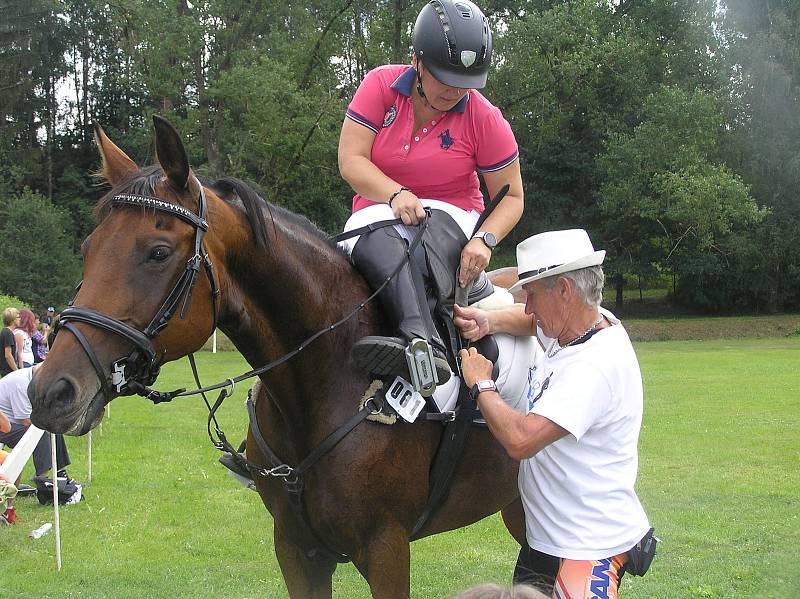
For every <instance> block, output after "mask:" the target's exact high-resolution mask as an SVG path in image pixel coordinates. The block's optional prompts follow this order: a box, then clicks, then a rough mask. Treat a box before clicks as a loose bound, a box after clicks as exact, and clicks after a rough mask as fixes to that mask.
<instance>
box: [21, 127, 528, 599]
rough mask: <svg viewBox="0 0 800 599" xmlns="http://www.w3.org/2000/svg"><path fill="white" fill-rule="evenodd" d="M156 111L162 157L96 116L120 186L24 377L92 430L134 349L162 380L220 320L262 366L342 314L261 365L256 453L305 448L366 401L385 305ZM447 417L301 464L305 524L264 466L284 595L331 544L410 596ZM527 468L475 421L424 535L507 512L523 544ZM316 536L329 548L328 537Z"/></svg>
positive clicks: (364, 430)
mask: <svg viewBox="0 0 800 599" xmlns="http://www.w3.org/2000/svg"><path fill="white" fill-rule="evenodd" d="M154 125H155V148H156V155H157V163H156V164H154V165H153V166H150V167H146V168H143V169H140V168H139V167H138V166H137V165H136V164H135V163H134V161H133V160H131V159H130V158H129V157H128V156H127V155H126V154H125V153H124V152H123V151H122V150H121V149H120V148H119V147H117V146H116V145H115V144H114V143H113V142H112V141H111V140H110V139H109V138H108V137H107V136H106V134H105V132H104V131H103V130H102V128H100V127H99V126H97V125H96V126H95V142H96V144H97V147H98V149H99V153H100V156H101V159H102V167H101V171H100V173H99V174H100V175H101V176H102V177H103V178H104V179H105V180H106V181H107V182H108V183H109V184H110V185H111V187H112V189H111V191H110V192H109V193H108V194H107V195H106V196H104V197H103V198H102V199H101V200H100V201H99V202H98V204H97V206H96V208H95V218H96V220H97V226H96V228H95V229H94V231H93V232H92V233H91V234H90V235H89V236H88V237H87V238H86V240H85V241H84V242H83V244H82V246H81V251H82V254H83V263H84V270H83V282H82V284H81V286H80V288H79V290H78V293H77V295H76V296H75V298H74V300H73V304H72V308H69V309H67V310H65V311H64V312H65V313H66V312H68V310H73V319H72V321H70V322H68V323H67V324H65V325H64V326H63V327H61V328H60V329H59V332H58V333H57V336H56V339H55V341H54V343H53V346H52V348H51V350H50V353H49V354H48V357H47V360H46V361H45V362H44V364H43V365H42V366H41V367H40V369H39V371H38V372H37V375H36V377H34V380H33V381H32V383H31V386H30V387H29V390H28V394H29V397H30V399H31V404H32V407H33V412H32V415H31V419H32V421H33V422H34V424H36V425H37V426H39V427H40V428H43V429H45V430H49V431H52V432H55V433H67V434H73V435H82V434H85V433H87V432H88V431H89V430H91V429H92V428H94V427H95V426H97V425H98V424H99V422H100V421H101V419H102V417H103V413H104V406H105V405H106V404H108V402H110V401H111V400H112V399H114V398H115V397H117V396H118V395H119V394H120V387H119V385H117V386H115V385H114V384H113V383H114V381H115V380H117V379H115V375H117V374H118V373H117V372H116V370H119V369H123V370H124V368H125V367H128V366H129V367H130V368H131V372H135V371H136V367H137V366H136V364H139V366H141V367H142V369H143V370H142V372H144V374H142V372H139V374H142V376H144V377H145V379H147V380H146V381H145V382H148V383H151V382H152V381H153V380H155V377H156V376H157V372H158V365H159V364H161V363H163V362H166V361H171V360H176V359H178V358H181V357H183V356H186V355H188V354H190V353H192V352H195V351H197V350H199V349H200V348H201V347H202V346H203V344H204V342H205V341H206V340H207V339H208V338H209V337H210V335H211V334H212V332H213V330H214V327H215V325H216V326H217V327H218V328H219V329H220V330H222V331H223V332H224V333H225V334H226V335H227V336H228V337H229V338H230V339H231V340H232V342H233V343H234V345H235V346H236V348H237V349H238V350H239V352H241V354H242V355H243V356H244V358H245V359H246V360H247V362H248V363H249V364H250V365H251V366H252V367H253V368H257V367H259V366H262V365H264V364H267V363H270V362H271V361H274V360H277V359H280V358H281V356H286V355H287V354H288V353H290V352H291V351H292V350H294V349H296V348H297V347H298V346H299V345H300V344H301V343H302V342H303V341H304V340H305V339H307V338H308V337H309V336H310V335H312V334H313V333H315V332H316V331H319V330H321V329H324V328H326V327H328V326H329V325H330V324H331V323H334V322H337V321H339V320H344V322H343V324H342V325H341V326H339V327H337V328H335V330H331V331H330V332H329V333H328V334H326V335H322V336H320V337H319V338H317V339H316V340H315V341H314V342H313V343H310V344H308V346H307V347H305V348H304V351H302V352H299V353H297V355H295V356H294V357H293V358H292V359H290V360H287V361H285V362H284V363H281V364H280V365H279V366H277V367H275V368H274V369H271V370H270V371H269V372H266V373H263V374H261V375H260V378H261V383H262V384H261V385H260V387H261V389H262V391H261V392H260V393H259V395H258V397H257V398H256V401H255V406H254V412H255V417H256V421H257V423H258V430H257V431H255V433H256V435H255V436H254V431H253V426H252V425H251V427H250V431H249V433H248V435H247V440H246V451H245V453H246V455H247V458H248V459H249V460H251V461H252V462H255V463H257V464H267V463H268V460H267V456H265V454H264V452H263V451H262V445H260V444H259V443H258V442H257V440H256V438H255V437H256V436H258V435H260V436H261V437H263V439H264V440H266V442H267V443H268V446H269V447H270V448H272V449H273V450H274V452H275V453H276V454H277V455H278V456H281V458H282V459H283V460H285V461H286V462H287V463H289V464H296V463H299V462H301V461H302V460H303V459H304V458H306V457H307V456H308V455H309V454H310V453H311V452H312V451H314V449H315V448H316V447H318V446H319V444H320V443H321V442H322V441H323V439H325V438H326V437H327V436H328V435H329V434H331V432H332V431H335V430H336V429H337V427H339V426H340V425H341V424H342V423H343V422H345V421H346V420H348V419H350V418H351V417H352V415H353V414H354V413H355V412H356V411H358V402H359V399H360V398H361V397H362V395H363V394H364V392H365V389H366V388H367V387H368V386H369V384H370V382H371V381H370V379H369V378H368V376H367V375H366V374H365V373H362V372H359V371H358V370H357V369H356V368H355V367H354V365H353V364H352V362H351V359H350V357H349V351H348V350H349V348H350V347H351V346H352V344H353V343H354V342H355V341H356V340H357V339H359V338H361V337H363V336H364V335H370V334H385V332H386V325H385V323H384V322H383V320H382V317H381V314H380V310H379V308H377V307H376V306H375V305H374V302H370V303H367V304H366V306H364V307H363V309H362V310H361V311H359V312H358V314H357V316H356V317H353V318H350V319H347V320H345V316H346V315H347V314H348V313H349V312H350V311H351V310H352V308H353V307H354V306H358V305H359V304H361V303H362V302H364V301H365V300H366V298H368V296H369V295H370V290H369V289H368V287H367V285H366V283H365V281H364V280H363V279H362V278H361V277H360V275H359V274H358V273H357V272H355V270H354V269H353V267H352V266H351V264H350V263H349V261H348V259H347V257H346V256H345V254H344V252H342V251H341V250H340V249H339V248H338V247H337V246H336V245H335V244H334V243H333V242H332V241H331V239H330V238H329V236H327V235H326V234H325V233H323V232H322V231H320V230H319V229H317V228H316V227H315V226H314V225H313V224H311V223H310V222H309V221H308V220H307V219H306V218H304V217H302V216H299V215H296V214H294V213H292V212H290V211H288V210H285V209H283V208H280V207H278V206H276V205H272V204H270V203H268V202H266V201H264V200H262V199H261V198H260V197H258V196H257V194H256V193H255V192H254V191H253V190H252V188H250V187H249V186H248V185H246V184H244V183H243V182H241V181H238V180H236V179H231V178H222V179H219V180H217V181H204V182H203V183H201V181H200V179H198V178H197V177H196V176H195V174H194V173H193V171H192V170H191V168H190V165H189V160H188V158H187V153H186V150H185V148H184V145H183V142H182V140H181V138H180V135H179V134H178V132H177V131H176V130H175V128H174V127H173V126H172V125H171V124H170V123H169V122H167V121H166V120H164V119H162V118H160V117H154ZM126 198H128V199H127V200H126ZM136 198H139V199H138V200H137V199H136ZM198 215H199V216H198ZM201 264H204V265H205V267H203V266H201ZM190 271H191V272H192V273H193V274H192V276H190V277H188V279H191V280H190V281H188V279H187V275H186V273H187V272H190ZM187 281H188V282H187ZM187 289H188V293H187V292H186V291H187ZM176 298H177V299H176ZM62 314H63V313H62ZM173 314H175V317H173ZM81 315H83V317H84V318H81V317H80V316H81ZM87 315H90V316H92V317H91V318H89V316H87ZM148 343H150V344H151V346H150V349H148V352H149V353H150V359H151V362H150V366H152V368H151V369H149V370H148V368H146V367H144V366H142V365H141V364H140V363H139V362H140V360H139V359H140V358H141V355H137V358H136V359H135V360H129V361H128V362H127V366H125V364H126V363H125V361H124V360H118V357H119V356H125V355H127V354H129V353H131V349H132V346H133V348H134V352H133V354H132V355H134V354H137V351H138V350H137V344H139V345H140V346H141V347H144V345H142V344H148ZM142 351H144V350H142ZM141 353H142V352H139V354H141ZM134 362H136V364H135V363H134ZM120 364H123V366H122V367H120ZM148 377H149V378H148ZM117 382H118V380H117ZM122 391H124V389H122ZM443 430H444V429H443V427H442V425H441V424H440V423H436V422H416V423H414V424H405V423H404V424H396V425H393V426H387V425H385V424H379V423H375V422H372V421H369V420H365V421H362V422H360V423H359V424H358V425H357V426H355V428H353V430H352V431H351V432H350V433H349V434H347V435H346V436H344V438H342V439H341V441H339V442H338V443H337V444H336V445H335V446H334V447H333V448H332V449H330V451H329V452H328V453H326V454H325V455H324V456H322V457H320V458H319V461H318V462H317V463H316V464H314V466H313V468H311V469H309V471H308V472H307V474H306V478H305V487H304V491H303V507H304V515H305V520H306V522H305V523H304V522H303V521H302V520H303V518H301V517H298V515H297V511H296V510H294V509H293V508H292V505H291V502H290V499H289V497H288V495H287V492H286V489H285V487H284V485H283V484H282V482H281V481H280V480H279V478H278V477H264V476H257V477H255V482H256V486H257V491H258V493H259V494H260V496H261V499H262V501H263V503H264V505H265V506H266V508H267V509H268V510H269V511H270V512H271V514H272V516H273V521H274V550H275V553H276V556H277V559H278V562H279V565H280V568H281V572H282V575H283V578H284V581H285V584H286V587H287V590H288V593H289V596H290V597H292V598H294V599H300V598H302V599H322V598H328V599H329V598H330V597H331V596H332V576H333V573H334V570H335V568H336V565H337V563H338V562H339V561H343V560H337V559H336V556H335V555H332V554H336V553H338V554H339V555H340V556H346V558H347V559H349V560H351V561H352V562H353V564H354V565H355V567H356V568H357V569H358V571H359V573H360V574H361V575H362V576H363V577H364V578H365V579H366V581H367V582H368V584H369V587H370V591H371V593H372V597H373V598H374V599H390V598H392V599H393V598H401V597H408V596H409V594H410V580H409V576H410V546H409V544H410V534H411V531H412V527H413V526H414V523H415V521H416V520H417V518H418V517H419V515H420V513H421V512H422V510H423V509H424V507H425V504H426V497H427V494H428V490H429V489H428V487H429V470H430V468H431V464H432V460H433V459H434V455H435V453H436V451H437V447H438V446H439V443H440V440H441V438H442V436H443ZM517 472H518V462H516V461H514V460H513V459H511V458H510V457H509V456H508V455H507V454H506V452H505V451H504V450H503V449H502V447H501V446H500V444H499V443H498V442H497V441H496V440H495V439H494V438H493V436H492V435H491V433H490V432H489V430H488V429H486V428H479V427H475V428H473V429H472V430H471V431H470V434H469V436H468V438H467V441H466V445H465V448H464V451H463V455H462V458H461V460H460V462H459V463H458V465H457V467H456V470H455V473H454V475H453V479H452V484H451V488H450V490H449V493H448V494H447V496H446V499H445V501H444V502H443V504H442V506H441V508H440V509H439V510H438V511H436V512H435V513H434V515H433V516H432V517H431V518H430V519H429V520H428V521H427V523H426V524H425V525H424V528H422V530H421V531H420V533H419V535H418V536H419V537H424V536H428V535H433V534H437V533H440V532H444V531H449V530H453V529H456V528H459V527H463V526H466V525H469V524H471V523H474V522H476V521H478V520H480V519H482V518H484V517H486V516H488V515H491V514H493V513H496V512H497V511H501V512H502V515H503V520H504V522H505V525H506V528H507V529H508V531H509V532H510V534H511V536H512V537H513V538H514V539H515V540H516V541H517V542H518V543H520V544H521V543H522V542H523V541H524V516H523V513H522V506H521V502H520V498H519V490H518V487H517ZM320 544H321V545H323V546H324V547H325V548H327V549H329V551H319V550H317V549H318V545H320Z"/></svg>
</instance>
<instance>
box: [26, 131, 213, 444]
mask: <svg viewBox="0 0 800 599" xmlns="http://www.w3.org/2000/svg"><path fill="white" fill-rule="evenodd" d="M154 124H155V142H156V143H155V147H156V154H157V158H158V163H159V164H158V165H157V166H153V167H149V168H146V169H139V167H138V166H137V165H136V164H135V163H134V162H133V160H131V159H130V158H129V157H128V156H127V155H126V154H125V153H124V152H123V151H122V150H120V149H119V148H118V147H117V146H116V145H114V143H112V142H111V140H110V139H109V138H108V137H107V136H106V135H105V133H104V132H103V130H102V129H101V128H100V127H95V141H96V142H97V146H98V148H99V150H100V155H101V157H102V161H103V166H102V171H101V174H102V176H103V177H104V178H105V179H106V180H107V182H108V183H110V184H111V186H112V190H111V191H110V192H109V193H108V194H107V195H106V196H105V197H104V198H103V199H101V200H100V202H99V203H98V206H97V208H96V210H95V214H96V216H97V219H98V225H97V227H96V229H95V230H94V231H93V232H92V233H91V235H89V237H87V238H86V240H85V241H84V242H83V245H82V246H81V250H82V253H83V282H82V284H81V287H80V290H79V292H78V294H77V295H76V297H75V300H74V301H73V304H72V306H70V307H69V308H67V309H65V310H64V311H63V312H62V314H61V316H60V321H59V323H58V325H57V327H56V329H55V332H56V333H57V340H55V342H54V343H53V345H52V348H51V350H50V353H49V354H48V356H47V359H46V360H45V362H44V363H43V364H42V365H41V366H40V367H39V369H38V371H37V373H36V376H35V377H34V379H33V382H32V383H31V385H30V387H29V388H28V396H29V397H30V400H31V404H32V407H33V412H32V414H31V420H32V421H33V423H34V424H36V425H37V426H39V427H40V428H43V429H46V430H49V431H51V432H55V433H62V432H68V433H70V434H77V435H82V434H84V433H86V432H88V431H89V430H91V429H92V428H93V427H95V426H96V425H97V424H98V423H99V422H100V420H101V419H102V416H103V412H104V407H105V405H106V404H107V403H108V402H110V401H111V400H112V399H113V398H114V397H117V396H118V395H130V394H133V393H137V392H139V391H141V390H143V388H144V386H146V385H149V384H152V382H153V381H154V380H155V377H156V376H157V375H158V369H159V366H160V365H161V363H162V362H164V361H169V360H173V359H176V358H178V357H181V356H183V355H186V354H187V353H190V352H192V351H195V350H197V349H199V348H200V347H201V346H202V345H203V343H204V342H205V340H206V339H208V337H209V335H210V334H211V333H212V331H213V330H214V326H215V323H214V320H215V308H216V305H215V303H216V299H215V296H216V292H217V289H216V282H215V280H214V276H213V272H212V268H211V262H210V260H209V259H208V258H207V252H206V250H205V243H204V234H205V231H206V229H207V222H206V220H205V219H206V214H205V212H206V196H205V190H204V188H203V187H202V185H201V184H200V182H199V181H198V180H197V178H196V177H195V176H194V174H193V173H192V171H191V169H190V167H189V161H188V158H187V155H186V150H185V149H184V146H183V143H182V142H181V139H180V137H179V135H178V133H177V131H175V129H174V128H173V127H172V125H170V124H169V123H168V122H167V121H165V120H164V119H161V118H159V117H154Z"/></svg>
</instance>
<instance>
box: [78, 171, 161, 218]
mask: <svg viewBox="0 0 800 599" xmlns="http://www.w3.org/2000/svg"><path fill="white" fill-rule="evenodd" d="M163 177H164V171H163V170H161V167H160V166H157V165H156V166H149V167H147V168H143V169H142V170H140V171H138V172H136V173H133V174H132V175H130V176H129V177H126V178H125V179H123V180H122V181H120V182H119V184H118V185H116V186H114V187H113V188H112V189H111V191H109V192H108V193H107V194H105V195H104V196H103V197H102V198H100V200H99V201H98V202H97V205H96V206H95V208H94V211H93V212H92V216H93V217H94V219H95V221H96V222H100V221H102V220H103V219H104V218H105V217H106V216H108V213H109V212H110V211H111V200H112V199H113V198H114V196H116V195H119V194H122V193H130V194H133V195H141V196H149V197H154V196H155V193H156V184H157V183H158V182H159V181H161V180H162V179H163Z"/></svg>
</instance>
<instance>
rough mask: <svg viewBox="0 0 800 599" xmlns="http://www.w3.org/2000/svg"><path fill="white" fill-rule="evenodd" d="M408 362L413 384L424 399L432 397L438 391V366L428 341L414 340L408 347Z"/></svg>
mask: <svg viewBox="0 0 800 599" xmlns="http://www.w3.org/2000/svg"><path fill="white" fill-rule="evenodd" d="M406 362H407V363H408V372H409V374H410V375H411V384H412V385H413V386H414V389H415V390H416V391H417V393H419V394H420V395H421V396H422V397H430V396H431V395H433V392H434V391H436V365H435V363H434V361H433V348H431V345H430V343H428V341H427V340H425V339H421V338H419V337H417V338H415V339H412V340H411V343H409V344H408V347H406Z"/></svg>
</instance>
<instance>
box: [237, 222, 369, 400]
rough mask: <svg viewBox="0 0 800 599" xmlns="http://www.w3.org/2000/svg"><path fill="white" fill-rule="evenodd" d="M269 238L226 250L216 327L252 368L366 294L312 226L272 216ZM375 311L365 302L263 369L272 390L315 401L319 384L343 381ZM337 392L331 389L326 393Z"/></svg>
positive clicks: (323, 386)
mask: <svg viewBox="0 0 800 599" xmlns="http://www.w3.org/2000/svg"><path fill="white" fill-rule="evenodd" d="M278 216H280V215H278ZM276 218H277V216H276ZM268 238H269V239H268V247H267V248H266V250H264V249H261V248H258V247H256V246H255V244H252V243H251V244H248V245H246V246H242V247H241V249H240V250H239V251H238V254H237V255H235V256H231V257H230V258H229V261H228V262H229V264H228V273H227V276H228V278H229V281H228V285H229V286H230V289H228V290H227V293H224V295H225V296H226V297H224V298H223V301H224V302H226V303H225V309H224V310H223V315H222V318H221V328H222V330H223V331H224V332H225V333H226V334H228V336H229V337H230V338H231V340H232V341H233V342H234V344H235V345H236V347H237V348H238V349H239V351H240V352H241V353H242V354H243V355H244V357H245V358H246V359H247V360H248V362H249V363H250V364H251V365H252V366H253V367H255V368H257V367H260V366H263V365H264V364H267V363H269V362H271V361H273V360H276V359H278V358H280V357H282V356H284V355H286V354H288V353H289V352H291V351H293V350H295V349H297V348H298V347H300V345H301V344H302V343H303V342H304V341H305V340H307V339H308V338H309V337H311V336H312V335H313V334H315V333H317V332H318V331H320V330H323V329H325V328H326V327H329V326H330V325H332V324H334V323H335V322H338V321H339V320H341V319H343V318H344V317H345V316H346V315H347V314H349V313H350V312H351V311H353V310H354V309H355V308H356V307H357V306H358V305H359V304H360V303H361V302H363V301H364V299H366V297H367V294H368V289H367V287H366V284H365V283H364V280H363V279H362V278H361V277H360V276H359V275H358V274H357V273H356V272H355V271H354V270H353V268H352V266H351V265H350V263H349V262H348V260H347V258H346V257H345V256H344V254H343V253H342V252H341V251H339V250H338V249H337V248H335V247H333V246H331V244H330V243H329V242H327V241H326V240H325V239H323V238H322V237H321V236H319V235H317V234H315V233H314V232H313V231H309V230H307V229H306V228H297V227H295V228H292V227H290V226H288V225H286V224H282V223H281V222H279V221H278V222H276V223H275V226H274V227H272V226H270V227H269V235H268ZM231 258H232V260H231ZM234 264H235V268H234V267H232V265H234ZM374 313H375V308H374V307H373V306H371V305H370V306H367V308H365V309H364V310H363V311H361V312H359V313H358V314H356V315H355V316H354V317H353V318H351V319H349V320H348V321H347V322H345V323H343V324H342V325H341V326H339V327H337V328H336V329H335V330H333V331H330V332H328V333H326V334H324V335H322V336H321V337H320V338H318V339H317V340H316V341H314V342H313V343H311V344H309V345H308V346H307V347H305V348H304V349H303V350H302V351H301V352H300V353H299V354H298V355H297V356H295V357H294V358H292V359H291V360H290V361H289V362H287V363H286V365H285V366H281V367H280V368H279V369H278V370H276V371H274V374H270V375H268V376H267V377H266V378H267V380H268V381H269V385H270V387H271V388H272V389H273V390H274V391H275V394H276V395H278V396H281V397H289V398H304V399H308V398H309V397H310V396H312V395H313V396H314V398H315V401H325V400H326V399H325V398H324V397H321V396H320V395H321V393H320V392H319V390H327V389H331V388H335V387H338V388H339V389H341V388H342V387H343V386H344V387H346V386H348V384H349V382H350V381H349V380H347V379H349V378H352V375H351V374H349V370H348V368H347V364H348V362H349V349H350V347H351V346H352V344H353V342H355V341H356V340H357V339H358V338H359V337H360V336H362V335H364V334H367V332H368V331H369V330H370V329H371V327H372V325H371V322H372V320H373V314H374ZM338 395H341V394H331V397H330V398H328V399H327V401H334V400H333V399H332V398H333V397H334V396H338ZM295 403H301V402H297V401H295ZM308 407H311V406H308ZM285 409H286V410H299V409H300V410H302V409H307V408H304V407H298V406H287V407H286V408H285ZM282 411H285V410H282Z"/></svg>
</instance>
